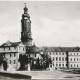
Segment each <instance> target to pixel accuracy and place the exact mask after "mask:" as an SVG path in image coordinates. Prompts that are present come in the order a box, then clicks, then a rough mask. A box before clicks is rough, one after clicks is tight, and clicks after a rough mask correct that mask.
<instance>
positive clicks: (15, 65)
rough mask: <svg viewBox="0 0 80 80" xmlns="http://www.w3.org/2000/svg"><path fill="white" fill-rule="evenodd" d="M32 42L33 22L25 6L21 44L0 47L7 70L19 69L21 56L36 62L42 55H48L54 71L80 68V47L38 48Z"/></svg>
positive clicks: (9, 43) (8, 43) (15, 43)
mask: <svg viewBox="0 0 80 80" xmlns="http://www.w3.org/2000/svg"><path fill="white" fill-rule="evenodd" d="M32 40H33V39H32V33H31V20H30V15H29V14H28V8H27V7H26V5H25V7H24V13H23V14H22V19H21V42H10V41H7V42H6V43H4V44H2V45H1V46H0V55H1V56H2V57H3V58H4V61H6V62H7V65H8V67H7V70H12V69H13V70H17V69H19V67H20V63H19V55H20V54H21V55H27V56H28V58H32V60H34V61H35V60H36V59H42V56H41V55H42V54H45V55H48V56H49V57H50V58H51V61H52V64H51V65H50V66H49V67H51V68H54V69H58V68H80V47H37V46H36V45H35V44H34V45H33V44H32ZM2 66H4V65H2Z"/></svg>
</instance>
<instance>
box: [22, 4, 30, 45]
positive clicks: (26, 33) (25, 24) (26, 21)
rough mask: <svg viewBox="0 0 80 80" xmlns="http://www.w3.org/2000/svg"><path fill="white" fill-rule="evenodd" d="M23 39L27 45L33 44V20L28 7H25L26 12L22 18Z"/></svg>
mask: <svg viewBox="0 0 80 80" xmlns="http://www.w3.org/2000/svg"><path fill="white" fill-rule="evenodd" d="M21 28H22V31H21V41H22V43H23V44H24V45H25V46H32V36H31V35H32V34H31V20H30V16H29V14H28V8H27V7H26V3H25V7H24V14H22V19H21Z"/></svg>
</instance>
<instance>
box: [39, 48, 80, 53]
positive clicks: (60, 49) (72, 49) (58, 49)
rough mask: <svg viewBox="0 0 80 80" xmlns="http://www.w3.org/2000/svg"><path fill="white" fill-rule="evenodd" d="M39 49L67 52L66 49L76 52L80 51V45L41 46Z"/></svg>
mask: <svg viewBox="0 0 80 80" xmlns="http://www.w3.org/2000/svg"><path fill="white" fill-rule="evenodd" d="M39 50H40V51H45V52H46V51H47V52H48V51H49V52H51V51H53V52H54V51H55V52H60V51H62V52H65V51H71V52H72V51H73V52H76V51H80V47H39Z"/></svg>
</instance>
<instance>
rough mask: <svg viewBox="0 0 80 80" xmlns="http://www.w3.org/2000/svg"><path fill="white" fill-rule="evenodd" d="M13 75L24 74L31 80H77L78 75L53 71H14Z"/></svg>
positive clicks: (79, 76)
mask: <svg viewBox="0 0 80 80" xmlns="http://www.w3.org/2000/svg"><path fill="white" fill-rule="evenodd" d="M14 73H20V74H26V75H30V76H32V79H68V78H69V79H79V78H80V74H73V73H67V72H62V71H59V70H53V71H16V72H14Z"/></svg>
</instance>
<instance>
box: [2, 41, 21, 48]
mask: <svg viewBox="0 0 80 80" xmlns="http://www.w3.org/2000/svg"><path fill="white" fill-rule="evenodd" d="M19 43H21V42H10V41H7V42H6V43H4V44H2V45H1V47H5V46H17V45H18V44H19Z"/></svg>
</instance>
